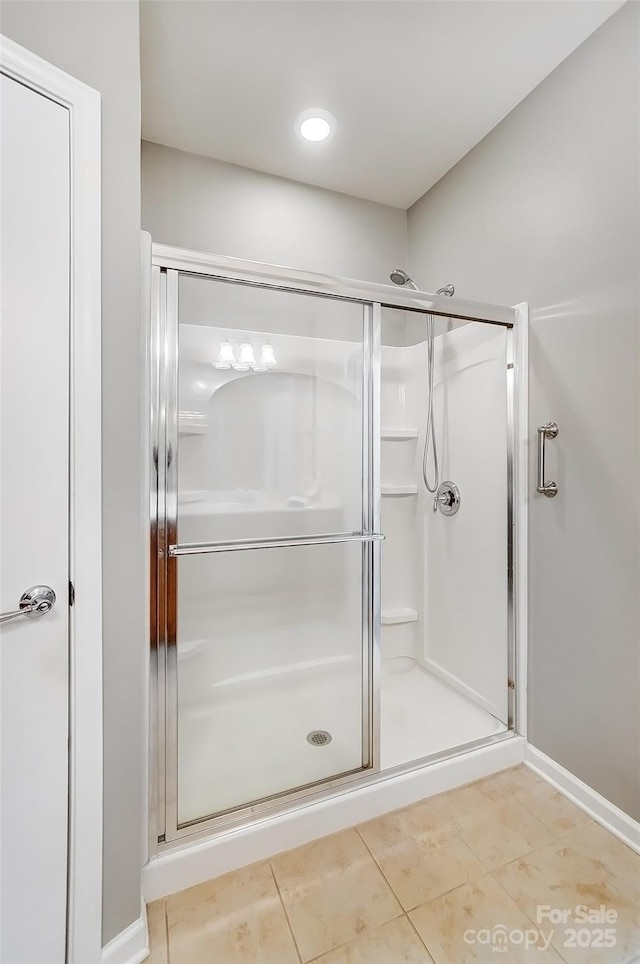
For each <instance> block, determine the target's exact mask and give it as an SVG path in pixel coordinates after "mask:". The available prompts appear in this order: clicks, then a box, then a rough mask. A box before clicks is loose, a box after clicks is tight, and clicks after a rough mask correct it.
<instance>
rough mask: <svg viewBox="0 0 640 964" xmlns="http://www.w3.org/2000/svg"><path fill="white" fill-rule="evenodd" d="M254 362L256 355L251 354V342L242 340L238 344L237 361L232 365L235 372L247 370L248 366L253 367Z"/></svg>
mask: <svg viewBox="0 0 640 964" xmlns="http://www.w3.org/2000/svg"><path fill="white" fill-rule="evenodd" d="M255 363H256V356H255V355H254V354H253V345H252V344H251V342H248V341H243V342H242V344H241V345H240V353H239V355H238V361H237V362H236V364H235V365H234V366H233V367H234V369H235V370H236V371H237V372H248V371H249V369H250V368H253V367H254V366H255Z"/></svg>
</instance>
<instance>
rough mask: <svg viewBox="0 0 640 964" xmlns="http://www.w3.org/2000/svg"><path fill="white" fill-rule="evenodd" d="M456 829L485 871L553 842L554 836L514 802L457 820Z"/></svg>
mask: <svg viewBox="0 0 640 964" xmlns="http://www.w3.org/2000/svg"><path fill="white" fill-rule="evenodd" d="M458 826H459V831H460V836H461V838H462V839H463V840H464V842H465V843H466V844H468V846H469V847H470V848H471V850H472V851H473V853H474V854H475V855H476V857H478V858H479V859H480V860H481V861H482V862H483V864H484V865H485V867H486V868H487V869H488V870H493V869H494V868H495V867H500V866H501V865H502V864H506V863H509V861H511V860H515V859H516V857H521V856H522V855H523V854H526V853H529V851H531V850H536V849H538V848H539V847H544V846H545V845H546V844H549V843H552V841H553V840H555V839H556V834H554V833H553V832H552V831H550V830H548V829H547V828H546V827H545V826H544V824H542V823H541V822H540V821H539V820H538V818H537V817H535V816H534V815H533V814H532V813H531V812H530V811H529V810H527V809H526V807H523V806H522V804H521V803H518V801H517V800H516V799H515V798H511V799H502V800H501V801H500V802H499V803H494V804H493V805H492V806H491V807H490V808H484V809H482V808H481V809H479V810H476V811H475V812H474V813H471V814H467V816H465V817H460V818H459V820H458Z"/></svg>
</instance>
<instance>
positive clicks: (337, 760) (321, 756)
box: [179, 657, 507, 822]
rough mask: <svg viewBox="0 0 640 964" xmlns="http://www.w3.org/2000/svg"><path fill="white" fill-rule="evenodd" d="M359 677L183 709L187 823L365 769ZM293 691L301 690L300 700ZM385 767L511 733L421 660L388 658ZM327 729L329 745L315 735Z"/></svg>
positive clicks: (302, 682) (311, 680)
mask: <svg viewBox="0 0 640 964" xmlns="http://www.w3.org/2000/svg"><path fill="white" fill-rule="evenodd" d="M352 677H353V671H352V670H350V671H346V672H345V667H341V668H336V669H335V670H332V671H331V672H330V673H329V672H326V671H325V672H322V673H319V674H317V675H307V676H306V677H305V678H302V679H297V680H295V681H292V680H290V679H285V680H279V681H274V680H273V679H268V680H265V681H264V685H263V686H262V687H259V689H258V691H257V690H256V686H255V685H248V686H247V687H246V690H244V691H243V689H242V688H240V689H237V688H234V693H233V696H232V697H230V698H220V699H215V700H212V701H211V702H210V703H206V704H205V703H203V702H197V703H196V702H194V703H186V704H184V705H182V706H181V708H180V727H179V758H180V777H179V787H180V791H179V811H180V822H188V821H192V820H197V819H201V818H204V817H207V816H209V815H212V814H213V813H216V812H217V813H219V812H222V811H225V810H228V809H231V808H233V807H237V806H243V805H246V804H249V803H251V801H254V800H258V799H261V798H265V797H268V796H270V795H272V794H277V793H281V792H283V791H286V790H288V789H294V788H295V787H299V786H303V785H305V784H310V783H313V782H315V781H318V780H324V779H330V778H331V777H333V776H335V775H337V774H340V773H344V772H348V771H350V770H354V769H357V768H358V766H359V760H358V757H357V754H358V750H359V738H360V714H359V706H358V705H356V703H355V701H354V699H353V694H354V682H355V680H354V679H353V678H352ZM292 689H293V690H294V693H293V695H292ZM380 702H381V768H382V769H383V770H384V769H389V768H391V767H396V766H400V765H402V764H406V763H409V762H411V761H412V760H418V759H421V758H422V757H426V756H429V755H431V754H433V753H439V752H441V751H443V750H448V749H453V748H455V747H458V746H461V745H463V744H465V743H470V742H472V741H474V740H480V739H483V738H484V737H488V736H492V735H494V734H498V733H502V732H505V731H506V729H507V728H506V726H504V725H503V724H502V723H500V722H499V721H498V720H496V719H495V718H494V717H493V716H491V714H489V713H487V712H486V711H485V710H483V709H480V708H479V707H478V706H476V705H475V704H473V703H471V702H470V701H469V700H468V699H466V697H464V696H462V695H461V694H460V693H458V692H457V691H456V690H454V689H452V688H451V687H450V686H448V685H447V684H446V683H443V682H442V681H441V680H439V679H437V678H436V677H434V676H432V675H431V674H430V673H429V672H428V671H426V670H425V669H423V668H422V667H421V666H420V665H419V663H417V662H416V661H415V660H413V659H409V658H406V657H396V658H394V659H387V660H383V663H382V675H381V693H380ZM317 730H322V731H326V732H327V733H329V734H330V736H331V740H330V741H329V742H324V743H316V742H314V741H313V740H309V739H308V737H309V736H310V735H311V734H313V733H314V732H315V731H317Z"/></svg>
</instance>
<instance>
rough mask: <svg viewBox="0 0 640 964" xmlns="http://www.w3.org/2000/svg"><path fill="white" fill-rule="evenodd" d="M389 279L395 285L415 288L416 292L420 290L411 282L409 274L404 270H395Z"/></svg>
mask: <svg viewBox="0 0 640 964" xmlns="http://www.w3.org/2000/svg"><path fill="white" fill-rule="evenodd" d="M389 277H390V278H391V280H392V281H393V283H394V285H401V286H402V285H409V287H410V288H413V289H414V291H417V290H418V286H417V284H415V283H414V282H413V281H412V280H411V278H410V277H409V275H408V274H407V272H406V271H403V270H402V268H394V269H393V271H392V272H391V274H390V275H389Z"/></svg>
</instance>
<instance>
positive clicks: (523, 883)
mask: <svg viewBox="0 0 640 964" xmlns="http://www.w3.org/2000/svg"><path fill="white" fill-rule="evenodd" d="M599 837H600V834H599V833H597V832H596V833H594V832H593V830H592V828H587V829H586V830H576V831H574V832H573V833H571V834H569V835H567V836H566V837H563V838H562V839H561V840H559V841H556V843H555V844H552V845H551V846H549V847H544V848H543V849H542V850H537V851H535V852H533V853H531V854H527V855H526V856H525V857H521V858H519V859H518V860H516V861H514V862H513V863H511V864H507V865H506V866H504V867H500V868H499V869H498V870H496V871H494V876H495V877H496V879H497V880H498V881H499V882H500V883H501V884H502V885H503V887H504V888H505V889H506V890H507V891H508V893H509V894H511V896H512V897H513V898H514V900H515V901H516V903H517V904H518V905H519V906H520V907H521V908H522V909H523V910H524V911H525V913H527V914H528V915H529V917H531V919H532V920H534V921H536V922H539V926H540V927H541V928H542V930H543V931H545V932H546V931H547V930H548V929H549V928H551V929H552V930H553V937H552V943H553V945H554V947H555V948H556V949H557V950H558V951H559V952H560V954H561V955H562V956H563V957H564V958H565V960H567V961H570V962H580V964H601V962H606V964H624V962H626V961H627V960H630V959H632V957H633V955H634V954H637V953H639V952H640V921H639V919H638V903H637V895H636V894H633V893H629V890H628V888H627V882H628V880H629V868H628V867H626V866H621V865H620V864H618V865H617V868H616V869H614V868H613V866H612V865H609V864H608V863H605V861H604V860H603V859H601V858H602V856H603V850H604V849H605V845H604V843H603V842H602V841H601V840H598V839H597V838H599ZM572 838H575V841H574V842H575V846H573V845H572ZM590 843H592V844H593V846H594V847H597V848H599V849H598V850H597V851H595V850H594V851H593V853H594V855H593V856H591V855H589V852H588V851H589V846H590ZM609 848H610V849H613V850H616V849H617V848H612V845H609ZM545 907H546V908H551V909H552V910H553V911H560V912H562V911H565V912H567V918H566V920H565V921H564V922H554V921H553V920H551V921H549V920H548V918H546V917H543V916H541V915H542V914H543V913H544V908H545ZM578 907H584V908H587V909H588V910H592V911H595V912H598V911H600V908H602V907H603V908H605V910H613V911H615V913H616V915H617V920H616V921H615V923H614V925H613V929H614V934H613V939H614V940H615V944H614V946H613V947H606V946H600V944H602V943H604V942H605V941H606V940H607V938H606V937H605V935H604V934H600V933H599V932H600V931H601V930H606V929H607V928H609V927H611V926H612V925H611V924H610V923H609V922H605V921H603V922H594V923H586V922H583V921H580V920H579V919H578V915H577V912H576V908H578ZM576 930H579V931H582V932H585V933H583V934H582V937H581V938H579V939H576V940H574V941H573V943H576V945H577V946H571V944H572V938H573V934H572V931H576ZM581 940H582V941H585V942H586V946H584V947H582V946H579V944H580V941H581Z"/></svg>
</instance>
